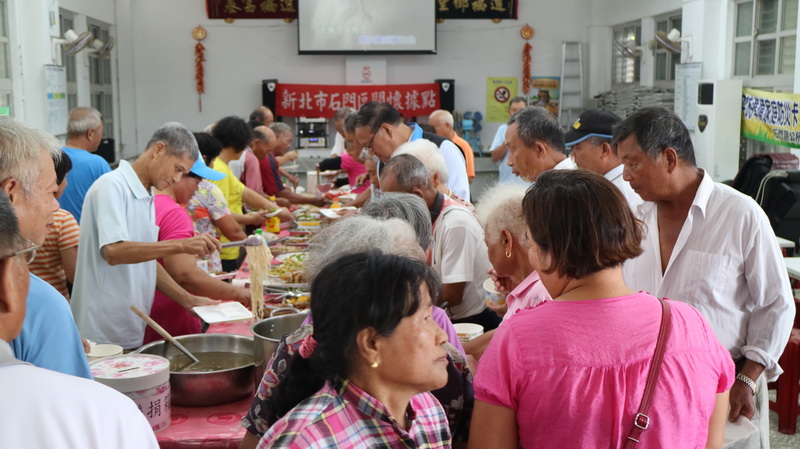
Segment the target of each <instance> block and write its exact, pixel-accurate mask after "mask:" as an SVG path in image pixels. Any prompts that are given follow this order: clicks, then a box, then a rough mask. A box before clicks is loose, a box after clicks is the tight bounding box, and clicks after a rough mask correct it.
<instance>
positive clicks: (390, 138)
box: [355, 101, 470, 201]
mask: <svg viewBox="0 0 800 449" xmlns="http://www.w3.org/2000/svg"><path fill="white" fill-rule="evenodd" d="M357 114H358V115H357V116H356V124H355V137H356V140H357V141H358V144H359V145H361V147H362V148H365V149H367V150H369V152H370V155H374V156H377V157H378V159H380V160H381V162H382V164H381V165H383V164H386V163H387V162H388V161H389V158H391V157H392V153H394V152H395V150H397V148H398V147H400V145H402V144H404V143H406V142H411V141H413V140H417V139H428V140H430V141H431V142H433V143H435V144H436V145H437V146H438V147H439V152H440V153H442V157H443V158H444V162H445V164H447V174H448V180H447V187H449V188H450V189H451V190H453V192H455V193H456V195H458V196H459V197H461V198H463V199H464V200H466V201H469V200H470V194H469V179H468V178H467V162H466V160H465V159H464V154H463V153H461V150H459V149H458V147H457V146H456V144H455V143H453V141H451V140H448V139H445V138H443V137H441V136H439V135H437V134H433V133H427V132H424V131H423V130H422V128H420V127H419V126H417V125H416V124H411V125H406V124H405V123H403V116H402V115H401V114H400V111H398V110H397V108H395V107H394V106H392V105H390V104H388V103H378V102H374V101H373V102H370V103H367V104H365V105H364V106H363V107H361V109H360V110H359V111H358V113H357ZM380 175H381V169H380V167H379V170H378V176H379V177H380Z"/></svg>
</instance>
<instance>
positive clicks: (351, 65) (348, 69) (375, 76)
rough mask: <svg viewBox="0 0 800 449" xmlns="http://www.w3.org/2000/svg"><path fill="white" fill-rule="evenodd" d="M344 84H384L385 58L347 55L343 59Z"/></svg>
mask: <svg viewBox="0 0 800 449" xmlns="http://www.w3.org/2000/svg"><path fill="white" fill-rule="evenodd" d="M345 84H347V85H351V86H352V85H354V84H375V85H383V84H386V58H383V57H374V56H373V57H370V56H348V57H347V59H346V60H345Z"/></svg>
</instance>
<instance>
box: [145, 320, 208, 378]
mask: <svg viewBox="0 0 800 449" xmlns="http://www.w3.org/2000/svg"><path fill="white" fill-rule="evenodd" d="M131 310H133V312H134V313H136V314H137V315H139V318H141V319H142V320H143V321H144V322H145V323H147V325H148V326H150V327H152V328H153V330H154V331H156V332H158V335H161V336H162V337H164V340H167V341H168V342H170V343H172V344H173V345H175V347H176V348H178V349H180V351H181V352H182V353H184V354H186V357H189V358H190V359H192V364H191V365H189V366H192V365H194V364H195V363H199V362H200V360H198V359H197V357H195V356H194V354H192V353H191V352H189V350H188V349H186V348H184V347H183V345H182V344H180V342H179V341H178V340H175V337H173V336H172V335H170V333H169V332H167V330H166V329H164V328H163V327H161V325H160V324H158V323H156V322H155V321H153V319H152V318H150V317H149V316H147V315H145V314H144V313H143V312H142V311H141V310H139V308H138V307H136V306H131ZM186 368H188V366H187V367H186ZM186 368H184V369H186Z"/></svg>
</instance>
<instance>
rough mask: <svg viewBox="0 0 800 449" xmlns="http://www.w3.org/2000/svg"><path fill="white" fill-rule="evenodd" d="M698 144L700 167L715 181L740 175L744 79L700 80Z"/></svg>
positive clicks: (695, 147) (696, 136) (694, 137)
mask: <svg viewBox="0 0 800 449" xmlns="http://www.w3.org/2000/svg"><path fill="white" fill-rule="evenodd" d="M696 119H697V128H696V130H695V131H694V136H693V139H692V142H693V143H694V152H695V157H696V158H697V165H698V166H699V167H700V168H703V169H705V170H706V172H708V174H709V175H711V177H712V178H713V179H714V180H715V181H725V180H728V179H733V178H734V176H736V173H738V172H739V139H740V137H739V136H740V134H741V124H742V80H716V81H699V82H698V85H697V118H696Z"/></svg>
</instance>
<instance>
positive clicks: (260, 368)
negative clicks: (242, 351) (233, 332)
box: [250, 313, 307, 388]
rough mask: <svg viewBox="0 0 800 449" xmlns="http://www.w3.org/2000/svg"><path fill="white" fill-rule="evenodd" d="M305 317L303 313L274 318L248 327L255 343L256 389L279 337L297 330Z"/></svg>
mask: <svg viewBox="0 0 800 449" xmlns="http://www.w3.org/2000/svg"><path fill="white" fill-rule="evenodd" d="M306 316H307V315H306V314H305V313H293V314H291V315H280V316H274V317H271V318H266V319H264V320H261V321H259V322H258V323H255V324H253V326H251V327H250V330H251V331H252V332H253V340H254V342H255V351H254V353H255V362H256V388H258V384H259V383H261V377H263V376H264V371H265V370H266V366H267V362H268V361H269V358H270V357H272V354H273V353H274V352H275V348H277V347H278V342H280V340H281V337H283V336H284V335H286V334H290V333H292V332H294V331H295V330H297V329H299V328H300V326H301V325H302V324H303V320H305V319H306Z"/></svg>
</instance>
